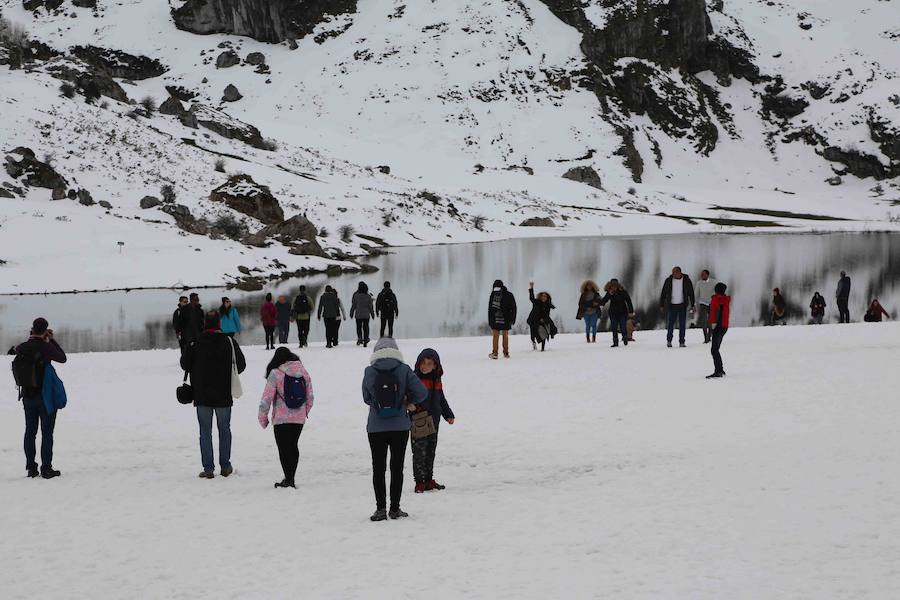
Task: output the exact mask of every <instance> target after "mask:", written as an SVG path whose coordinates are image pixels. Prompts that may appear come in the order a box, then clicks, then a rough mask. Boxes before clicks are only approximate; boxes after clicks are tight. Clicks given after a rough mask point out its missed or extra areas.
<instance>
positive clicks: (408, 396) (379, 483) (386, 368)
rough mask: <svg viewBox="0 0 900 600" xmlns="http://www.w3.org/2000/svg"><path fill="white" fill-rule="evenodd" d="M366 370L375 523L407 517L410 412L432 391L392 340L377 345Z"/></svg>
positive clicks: (363, 385)
mask: <svg viewBox="0 0 900 600" xmlns="http://www.w3.org/2000/svg"><path fill="white" fill-rule="evenodd" d="M369 362H370V364H369V366H368V367H366V370H365V373H364V375H363V382H362V396H363V402H365V403H366V404H367V405H368V406H369V419H368V423H367V424H366V432H367V433H368V436H369V448H370V450H371V451H372V485H373V487H374V488H375V513H374V514H373V515H372V517H371V519H372V521H384V520H385V519H387V518H388V516H390V518H392V519H399V518H401V517H407V516H409V515H407V514H406V513H405V512H403V511H402V510H400V495H401V493H402V491H403V462H404V458H405V456H406V444H407V442H408V441H409V427H410V422H409V414H408V412H409V410H410V405H411V404H422V403H423V402H425V400H426V399H427V398H428V390H426V389H425V386H424V385H423V384H422V382H421V381H419V378H418V377H417V376H416V374H415V373H413V370H412V369H411V368H409V365H407V364H406V363H405V362H403V355H402V354H400V350H399V349H398V348H397V342H395V341H394V340H393V339H392V338H387V337H385V338H381V339H380V340H378V342H376V343H375V351H374V352H373V353H372V357H371V359H370V360H369ZM386 396H387V398H388V399H392V400H394V402H395V406H394V407H392V408H384V407H383V405H382V406H380V404H381V401H383V400H385V397H386ZM388 449H390V452H391V506H390V512H388V511H386V510H385V509H386V505H387V502H386V496H387V490H386V488H385V482H384V472H385V470H386V468H387V454H388Z"/></svg>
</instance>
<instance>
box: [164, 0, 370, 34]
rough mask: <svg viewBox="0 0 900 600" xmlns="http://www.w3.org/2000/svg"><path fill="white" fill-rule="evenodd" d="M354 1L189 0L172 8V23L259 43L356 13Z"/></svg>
mask: <svg viewBox="0 0 900 600" xmlns="http://www.w3.org/2000/svg"><path fill="white" fill-rule="evenodd" d="M356 3H357V0H188V1H187V2H186V3H184V4H183V5H182V6H181V7H179V8H176V9H175V10H173V11H172V17H173V19H174V20H175V26H176V27H178V28H179V29H183V30H186V31H190V32H193V33H201V34H208V33H233V34H236V35H245V36H248V37H252V38H253V39H256V40H259V41H261V42H271V43H279V42H283V41H285V40H298V39H301V38H303V37H305V36H306V35H308V34H309V33H311V32H312V31H313V30H314V29H315V27H316V25H318V24H319V23H321V22H323V21H325V20H327V19H328V17H329V16H337V15H342V14H346V13H354V12H356Z"/></svg>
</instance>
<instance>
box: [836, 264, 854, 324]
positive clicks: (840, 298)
mask: <svg viewBox="0 0 900 600" xmlns="http://www.w3.org/2000/svg"><path fill="white" fill-rule="evenodd" d="M834 297H835V298H837V305H838V313H839V314H840V318H841V321H840V322H841V323H849V322H850V309H849V308H848V303H849V302H850V278H849V277H847V273H846V272H845V271H841V278H840V279H839V280H838V284H837V290H836V291H835V293H834Z"/></svg>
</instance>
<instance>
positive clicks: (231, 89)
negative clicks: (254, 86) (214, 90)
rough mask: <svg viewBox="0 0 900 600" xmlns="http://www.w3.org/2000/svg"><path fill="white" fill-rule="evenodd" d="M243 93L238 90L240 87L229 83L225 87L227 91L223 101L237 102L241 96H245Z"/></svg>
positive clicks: (224, 93) (223, 95)
mask: <svg viewBox="0 0 900 600" xmlns="http://www.w3.org/2000/svg"><path fill="white" fill-rule="evenodd" d="M243 97H244V96H243V94H241V92H239V91H238V89H237V88H236V87H235V86H234V85H233V84H230V83H229V84H228V85H227V86H226V87H225V91H224V92H223V94H222V101H223V102H237V101H238V100H240V99H241V98H243Z"/></svg>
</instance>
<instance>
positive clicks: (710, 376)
mask: <svg viewBox="0 0 900 600" xmlns="http://www.w3.org/2000/svg"><path fill="white" fill-rule="evenodd" d="M722 375H723V373H721V372H720V371H716V372H715V373H713V374H712V375H707V376H706V378H707V379H719V378H720V377H722Z"/></svg>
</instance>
